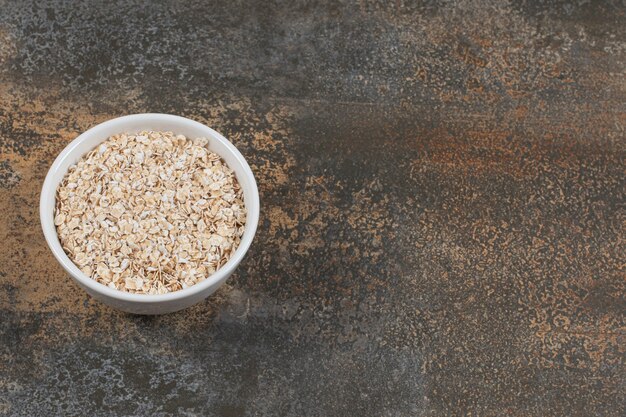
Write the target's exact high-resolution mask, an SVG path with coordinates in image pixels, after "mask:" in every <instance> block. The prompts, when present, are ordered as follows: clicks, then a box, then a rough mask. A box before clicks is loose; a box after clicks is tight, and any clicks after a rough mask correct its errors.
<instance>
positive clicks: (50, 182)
mask: <svg viewBox="0 0 626 417" xmlns="http://www.w3.org/2000/svg"><path fill="white" fill-rule="evenodd" d="M142 130H161V131H172V132H174V133H176V134H183V135H185V136H187V137H189V138H197V137H205V138H207V139H208V140H209V143H208V148H209V150H211V151H212V152H215V153H216V154H218V155H220V156H221V157H222V158H223V159H224V161H225V162H226V164H227V165H228V166H229V167H230V168H231V169H232V170H233V171H234V172H235V176H236V177H237V180H238V181H239V184H240V185H241V188H242V190H243V195H244V203H245V205H246V210H247V218H246V226H245V231H244V234H243V236H242V239H241V243H240V244H239V247H238V248H237V250H236V251H235V253H234V254H233V256H232V257H231V258H230V260H229V261H228V262H227V263H226V264H225V265H224V266H222V268H220V269H219V270H218V271H216V272H215V273H214V274H212V275H210V276H209V277H208V278H207V279H205V280H204V281H202V282H199V283H198V284H196V285H193V286H191V287H189V288H186V289H183V290H179V291H175V292H172V293H168V294H159V295H146V294H130V293H127V292H124V291H120V290H115V289H112V288H109V287H107V286H105V285H103V284H100V283H98V282H96V281H95V280H93V279H91V278H90V277H88V276H86V275H85V274H84V273H83V272H82V271H80V269H79V268H78V267H77V266H76V265H75V264H74V263H73V262H72V261H71V260H70V259H69V257H68V256H67V255H66V254H65V252H64V251H63V248H62V247H61V244H60V242H59V239H58V236H57V233H56V229H55V227H54V208H55V203H56V201H55V198H56V189H57V187H58V186H59V183H60V182H61V181H62V179H63V177H64V176H65V174H66V173H67V171H68V169H69V167H70V166H71V165H73V164H74V163H76V162H77V161H78V160H79V159H80V158H81V157H82V156H83V155H84V154H85V153H87V152H89V151H90V150H92V149H93V148H95V147H96V146H97V145H98V144H100V143H101V142H103V141H105V140H106V139H107V138H109V137H110V136H111V135H114V134H117V133H137V132H140V131H142ZM40 211H41V213H40V214H41V223H42V228H43V232H44V235H45V238H46V241H47V242H48V245H49V246H50V249H51V250H52V252H53V254H54V256H55V257H56V258H57V260H58V261H59V262H60V263H61V265H62V266H63V267H64V268H65V269H66V270H67V271H68V272H69V273H71V274H72V275H73V276H74V277H75V278H77V279H78V280H79V281H80V282H81V283H82V284H84V285H86V286H87V287H89V288H91V289H93V290H95V291H97V292H101V293H106V295H108V296H111V297H115V298H121V299H126V300H133V299H134V300H137V301H139V300H140V299H150V300H151V301H156V300H157V299H158V298H161V299H163V300H167V299H173V298H182V297H185V296H186V295H191V294H194V293H196V292H199V291H202V290H203V289H204V288H206V287H209V286H210V285H212V284H213V283H214V282H217V281H219V280H220V279H222V278H223V277H224V276H227V275H230V273H232V271H233V270H234V268H235V267H236V266H237V264H238V263H239V261H241V259H242V258H243V256H244V254H245V252H246V251H247V250H248V248H249V246H250V244H251V243H252V239H253V237H254V234H255V232H256V227H257V224H258V219H259V195H258V190H257V186H256V181H255V180H254V175H253V174H252V171H251V170H250V167H249V166H248V163H247V162H246V161H245V159H244V158H243V156H242V155H241V153H240V152H239V151H238V150H237V149H236V148H235V146H234V145H232V144H231V143H230V142H229V141H228V140H227V139H226V138H224V137H223V136H222V135H220V134H219V133H217V132H216V131H214V130H213V129H211V128H209V127H207V126H205V125H203V124H201V123H198V122H195V121H193V120H190V119H186V118H184V117H180V116H173V115H165V114H137V115H131V116H125V117H120V118H117V119H113V120H109V121H107V122H104V123H101V124H99V125H97V126H95V127H93V128H91V129H89V130H87V131H86V132H85V133H83V134H81V135H80V136H78V137H77V138H76V139H75V140H74V141H73V142H71V143H70V144H69V145H68V146H67V147H66V148H65V149H64V150H63V151H62V152H61V154H60V155H59V156H58V157H57V159H56V160H55V161H54V163H53V164H52V167H51V168H50V171H49V172H48V175H47V177H46V180H45V182H44V185H43V188H42V192H41V202H40Z"/></svg>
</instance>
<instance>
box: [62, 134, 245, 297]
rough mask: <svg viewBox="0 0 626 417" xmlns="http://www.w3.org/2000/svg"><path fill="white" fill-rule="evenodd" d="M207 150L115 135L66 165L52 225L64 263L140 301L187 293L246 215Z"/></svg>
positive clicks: (192, 143) (169, 139)
mask: <svg viewBox="0 0 626 417" xmlns="http://www.w3.org/2000/svg"><path fill="white" fill-rule="evenodd" d="M207 142H208V141H207V140H206V139H202V138H201V139H193V140H191V139H187V138H186V137H185V136H182V135H174V134H173V133H172V132H155V131H144V132H140V133H138V134H119V135H115V136H112V137H110V138H109V139H107V140H106V141H105V142H103V143H102V144H100V145H99V146H98V147H97V148H96V149H94V150H92V151H91V152H89V153H88V154H87V155H86V156H84V157H83V158H82V159H81V160H80V161H79V162H78V163H77V164H75V165H73V166H72V167H71V168H70V169H69V171H68V173H67V174H66V176H65V178H64V179H63V181H62V182H61V184H60V186H59V188H58V190H57V202H56V210H55V218H54V223H55V225H56V228H57V233H58V235H59V239H60V241H61V245H62V246H63V249H64V250H65V252H66V253H67V254H68V256H69V257H70V259H72V261H73V262H74V263H75V264H76V265H77V266H78V267H79V268H80V269H81V270H82V271H83V272H84V273H85V274H86V275H88V276H90V277H92V278H93V279H95V280H96V281H98V282H100V283H102V284H104V285H108V286H109V287H111V288H116V289H118V290H122V291H127V292H130V293H139V294H164V293H167V292H171V291H177V290H180V289H183V288H187V287H189V286H191V285H194V284H196V283H198V282H200V281H202V280H204V279H205V278H206V277H208V276H209V275H211V274H213V273H214V272H215V271H217V270H218V269H219V268H220V267H221V266H223V265H224V264H225V263H226V262H227V261H228V259H229V258H230V257H231V256H232V254H233V253H234V252H235V250H236V249H237V247H238V245H239V242H240V240H241V236H242V235H243V232H244V226H245V219H246V210H245V206H244V202H243V193H242V190H241V187H240V186H239V183H238V182H237V179H236V178H235V175H234V173H233V172H232V170H231V169H230V168H228V167H227V166H226V164H225V163H224V162H223V161H222V160H221V159H220V157H219V156H218V155H216V154H214V153H212V152H210V151H209V150H208V149H207V148H206V144H207Z"/></svg>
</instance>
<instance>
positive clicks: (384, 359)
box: [0, 0, 626, 417]
mask: <svg viewBox="0 0 626 417" xmlns="http://www.w3.org/2000/svg"><path fill="white" fill-rule="evenodd" d="M409 3H410V4H409ZM520 3H521V2H520ZM625 14H626V7H624V4H623V2H620V1H615V2H610V1H605V2H571V1H563V2H554V1H545V2H523V3H522V4H512V3H507V2H491V1H485V2H474V1H467V0H462V1H459V2H454V3H453V4H450V3H448V2H438V1H425V2H417V3H413V2H403V1H398V2H387V1H370V0H363V1H360V2H355V3H347V2H345V3H344V2H335V1H319V0H318V1H273V2H246V1H234V2H217V1H215V2H201V1H184V2H183V1H180V2H159V4H156V2H146V3H145V4H143V5H141V4H139V3H137V2H128V1H120V2H96V1H89V2H69V1H67V2H64V1H55V2H32V1H12V2H2V3H1V4H0V210H1V213H2V221H1V222H0V239H1V241H2V251H1V252H0V415H2V414H4V415H11V416H50V415H66V416H101V415H102V416H112V415H137V416H139V415H154V416H168V415H187V416H193V415H211V416H230V417H234V416H252V415H273V416H327V415H337V416H339V415H341V416H370V415H371V416H399V415H413V416H439V415H466V414H471V415H486V416H496V415H498V416H499V415H512V416H527V415H528V416H530V415H536V416H561V415H568V416H591V415H594V416H596V415H598V416H600V415H601V416H619V415H624V414H626V409H625V408H626V406H625V404H626V394H625V392H626V369H625V367H624V357H625V349H626V348H625V346H626V296H625V294H626V279H625V276H624V269H623V268H624V264H625V261H626V253H625V249H624V225H625V220H626V218H625V216H624V189H625V182H626V181H625V179H626V173H625V169H624V167H625V165H624V162H625V161H624V159H625V157H626V138H625V136H626V133H625V125H626V108H625V104H624V103H625V102H626V88H625V79H624V75H625V68H626V62H625V61H626V57H625V53H626V30H625V28H626V16H625ZM137 112H167V113H174V114H180V115H183V116H187V117H190V118H193V119H196V120H198V121H201V122H204V123H207V124H208V125H210V126H212V127H214V128H215V129H216V130H218V131H220V132H222V133H223V134H225V135H226V136H227V137H228V138H230V139H231V140H232V141H233V142H234V143H235V145H236V146H237V147H238V148H239V149H240V150H241V151H242V153H243V154H244V155H245V156H246V158H248V160H249V161H250V163H251V166H252V168H253V171H254V172H255V175H256V177H257V180H258V183H259V188H260V193H261V201H262V218H261V223H260V227H259V231H258V234H257V238H256V241H255V243H254V244H253V246H252V248H251V250H250V252H249V255H248V256H247V258H246V259H245V260H244V262H243V263H242V265H241V267H240V268H239V270H238V271H237V273H236V274H235V275H234V276H233V277H232V279H231V280H229V282H228V284H227V285H226V286H225V287H223V288H222V289H220V290H219V291H218V293H216V294H215V296H213V297H211V298H210V299H209V300H207V301H206V302H204V303H202V304H200V305H198V306H196V307H194V308H191V309H188V310H185V311H182V312H180V313H176V314H172V315H168V316H162V317H138V316H131V315H126V314H122V313H119V312H116V311H113V310H111V309H109V308H107V307H105V306H103V305H101V304H98V303H97V302H95V301H93V300H92V299H90V298H89V297H88V296H87V295H86V294H84V293H83V292H82V291H81V290H80V289H79V288H77V287H76V286H75V285H74V284H73V283H72V282H71V280H70V279H69V278H68V277H67V276H66V274H65V273H64V272H63V271H62V270H61V268H60V267H59V266H58V265H57V264H56V262H55V261H54V259H53V257H52V255H51V254H50V252H49V251H48V249H47V247H46V244H45V242H44V239H43V236H42V233H41V231H40V226H39V221H38V197H39V190H40V187H41V184H42V181H43V178H44V176H45V174H46V171H47V169H48V167H49V166H50V164H51V163H52V161H53V159H54V158H55V156H56V155H57V154H58V152H59V151H61V149H63V147H64V146H65V145H67V143H68V142H70V141H71V140H72V139H73V138H74V137H76V136H77V135H78V134H79V133H80V132H82V131H83V130H85V129H87V128H88V127H90V126H92V125H94V124H96V123H98V122H101V121H104V120H107V119H109V118H112V117H115V116H119V115H124V114H129V113H137Z"/></svg>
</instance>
